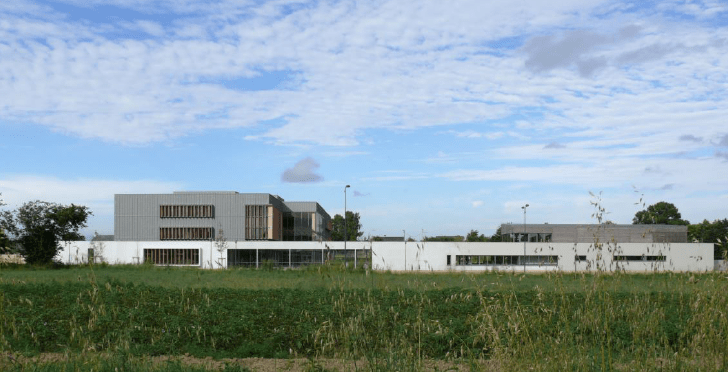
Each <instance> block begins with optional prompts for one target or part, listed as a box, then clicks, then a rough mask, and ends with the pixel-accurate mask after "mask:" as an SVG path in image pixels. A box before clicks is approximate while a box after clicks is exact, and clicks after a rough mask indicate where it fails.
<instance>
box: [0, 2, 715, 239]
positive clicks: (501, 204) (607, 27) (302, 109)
mask: <svg viewBox="0 0 728 372" xmlns="http://www.w3.org/2000/svg"><path fill="white" fill-rule="evenodd" d="M727 83H728V3H727V2H725V1H712V0H705V1H669V0H666V1H611V0H610V1H598V0H578V1H577V0H562V1H555V2H545V1H530V0H522V1H512V0H509V1H482V0H475V1H470V0H453V1H429V0H394V1H387V0H366V1H349V0H341V1H325V0H322V1H308V0H291V1H262V0H257V1H249V0H208V1H199V0H59V1H28V0H13V1H2V2H0V194H1V196H0V198H1V199H2V200H3V201H4V202H5V204H7V205H6V206H5V207H3V208H4V209H13V208H16V207H18V206H19V205H21V204H22V203H25V202H27V201H31V200H44V201H50V202H57V203H63V204H70V203H74V204H81V205H86V206H88V207H89V208H90V209H91V210H92V212H93V216H92V217H91V218H90V219H89V221H88V228H87V229H85V230H84V233H85V234H87V235H90V234H92V233H93V232H94V231H96V232H98V233H100V234H111V233H113V212H114V211H113V209H114V202H113V201H114V198H113V197H114V194H125V193H171V192H173V191H195V190H232V191H239V192H264V193H271V194H277V195H280V196H281V197H283V198H284V199H285V200H287V201H317V202H318V203H320V204H321V206H322V207H323V208H324V209H326V210H327V211H328V213H329V214H330V215H331V216H332V217H333V216H334V215H335V214H341V213H342V212H343V210H344V204H345V201H346V207H347V210H352V211H355V212H358V213H359V214H360V216H361V224H362V229H363V231H364V236H365V237H366V236H381V235H386V236H402V234H403V230H404V234H406V235H407V237H413V238H415V239H419V238H421V237H422V236H436V235H465V234H467V233H468V232H469V231H470V230H471V229H475V230H478V231H480V232H481V233H484V234H486V235H490V234H493V233H494V232H495V230H496V229H497V228H498V226H500V224H502V223H516V224H520V223H523V220H524V213H523V209H522V208H521V207H522V206H523V205H525V204H528V205H529V207H528V208H527V209H526V212H527V213H526V215H525V217H526V219H527V222H528V223H554V224H555V223H593V222H596V221H597V219H596V218H595V217H594V216H593V215H594V213H595V211H597V209H596V207H595V206H594V203H597V204H598V205H599V207H601V208H603V209H604V211H605V215H604V216H603V218H604V219H605V220H610V221H613V222H615V223H631V222H632V217H634V215H635V213H636V212H637V211H639V210H641V209H644V208H645V207H646V206H648V205H651V204H654V203H657V202H659V201H667V202H671V203H673V204H675V205H676V206H677V207H678V209H679V211H680V212H681V213H682V216H683V218H684V219H688V220H690V221H691V222H696V223H697V222H700V221H702V220H703V219H708V220H711V221H712V220H714V219H719V218H720V219H722V218H727V217H728V211H727V209H728V208H726V207H728V176H726V175H727V174H728V125H727V123H726V122H727V121H726V118H727V117H728V101H727V100H726V98H728V90H727V89H728V85H727ZM346 185H351V188H349V189H347V190H346V192H345V191H344V190H345V186H346ZM345 199H346V200H345Z"/></svg>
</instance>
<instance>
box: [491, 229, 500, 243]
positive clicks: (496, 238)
mask: <svg viewBox="0 0 728 372" xmlns="http://www.w3.org/2000/svg"><path fill="white" fill-rule="evenodd" d="M490 241H491V242H502V241H503V236H502V235H501V228H500V226H498V230H496V231H495V233H494V234H493V235H492V236H491V237H490Z"/></svg>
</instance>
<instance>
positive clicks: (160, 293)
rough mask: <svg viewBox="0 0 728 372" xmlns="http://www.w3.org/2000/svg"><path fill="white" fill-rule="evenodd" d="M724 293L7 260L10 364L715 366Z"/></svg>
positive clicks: (3, 286) (3, 363)
mask: <svg viewBox="0 0 728 372" xmlns="http://www.w3.org/2000/svg"><path fill="white" fill-rule="evenodd" d="M726 293H728V276H727V275H726V274H725V273H703V274H691V273H652V274H624V273H611V274H610V273H594V274H582V273H569V274H567V273H547V274H546V273H545V274H528V275H524V274H521V273H517V272H515V273H499V272H487V273H477V274H464V273H417V274H414V273H389V272H366V271H363V270H358V271H347V270H344V269H343V268H342V267H340V266H335V265H326V266H314V267H309V268H306V269H296V270H254V269H240V270H238V269H230V270H199V269H191V268H170V267H153V266H147V265H141V266H107V265H95V266H71V267H62V268H56V269H43V268H28V267H24V266H3V267H0V354H2V357H0V370H18V371H24V370H30V371H36V370H37V371H55V370H63V371H66V370H67V371H72V370H90V369H94V370H127V371H128V370H180V371H188V370H189V371H198V370H200V371H201V370H259V368H256V367H255V366H253V365H252V364H250V360H251V359H243V358H265V359H264V360H269V361H274V363H275V364H276V366H275V368H273V369H274V370H276V369H294V370H295V369H297V370H318V371H321V370H368V371H374V370H377V371H389V370H398V371H419V370H425V369H429V370H502V371H515V370H543V371H553V370H559V371H561V370H574V371H577V370H578V371H583V370H603V371H606V370H624V371H628V370H629V371H631V370H675V371H677V370H680V371H683V370H696V371H697V370H701V371H712V370H715V371H718V370H725V369H728V319H727V318H728V317H727V316H726V311H728V295H726ZM332 361H339V362H340V363H335V362H334V363H332ZM119 367H121V369H119ZM266 368H267V367H261V368H260V369H266Z"/></svg>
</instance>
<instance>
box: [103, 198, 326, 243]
mask: <svg viewBox="0 0 728 372" xmlns="http://www.w3.org/2000/svg"><path fill="white" fill-rule="evenodd" d="M220 235H224V237H225V239H226V240H227V241H248V240H259V241H260V240H278V241H326V240H330V237H331V217H330V216H329V214H328V213H326V211H325V210H324V209H323V208H322V207H321V206H320V205H319V204H318V203H316V202H295V201H294V202H287V201H284V200H283V198H281V197H280V196H278V195H271V194H264V193H255V194H252V193H250V194H245V193H243V194H241V193H238V192H237V191H177V192H174V193H172V194H117V195H114V240H116V241H162V240H214V239H215V238H216V237H218V236H220Z"/></svg>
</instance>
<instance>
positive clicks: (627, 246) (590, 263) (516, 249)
mask: <svg viewBox="0 0 728 372" xmlns="http://www.w3.org/2000/svg"><path fill="white" fill-rule="evenodd" d="M91 244H94V243H91V242H63V243H62V247H63V251H62V252H61V253H60V254H59V255H58V256H57V259H58V260H60V261H62V262H65V263H85V262H88V255H87V252H88V248H89V247H90V245H91ZM95 244H96V253H95V255H96V256H97V257H98V256H101V257H102V259H103V261H104V262H108V263H110V264H136V263H142V262H143V260H144V258H143V252H144V249H145V248H198V249H200V250H201V257H200V258H201V263H200V267H202V268H219V267H221V266H222V267H226V266H227V263H226V262H225V259H226V258H227V253H226V252H225V253H223V254H222V258H223V260H219V258H220V256H221V255H220V253H219V252H218V251H217V250H216V248H215V246H214V243H213V242H209V241H163V242H159V241H156V242H97V243H95ZM99 244H103V246H104V247H103V252H99ZM346 247H347V250H363V249H366V250H370V249H372V250H373V255H372V261H373V262H372V264H373V267H374V269H376V270H392V271H405V270H406V271H486V270H505V271H523V270H524V268H523V266H519V265H510V266H506V265H497V266H485V265H457V262H456V256H459V255H510V256H520V255H523V249H524V247H523V243H455V242H406V243H405V242H347V245H346ZM228 248H229V249H236V248H237V249H281V250H287V249H321V250H324V251H325V250H326V249H332V250H342V249H344V242H267V241H258V242H251V241H241V242H228ZM526 254H527V255H543V256H558V258H559V259H558V265H556V266H526V271H549V270H562V271H583V270H597V269H602V270H606V271H614V270H622V269H624V270H626V271H665V270H670V271H712V270H713V269H714V260H713V244H707V243H624V244H619V245H617V246H614V245H605V246H603V247H602V248H601V249H595V248H594V245H593V244H589V243H578V244H571V243H527V244H526ZM448 255H450V257H451V261H450V262H451V265H449V266H448V265H447V256H448ZM576 255H583V256H586V262H575V259H574V258H575V256H576ZM613 255H625V256H627V255H629V256H640V255H663V256H665V257H666V260H665V261H664V262H655V261H652V262H650V261H640V262H615V261H613V260H612V257H613ZM96 261H97V262H99V261H100V260H99V259H98V258H97V260H96ZM362 264H364V263H363V262H357V266H361V265H362Z"/></svg>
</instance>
